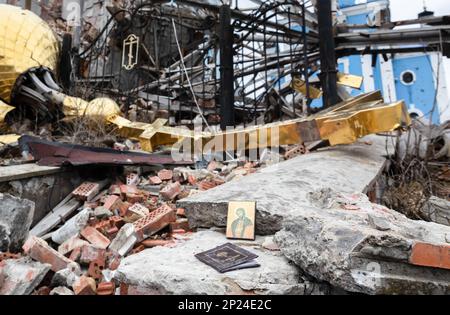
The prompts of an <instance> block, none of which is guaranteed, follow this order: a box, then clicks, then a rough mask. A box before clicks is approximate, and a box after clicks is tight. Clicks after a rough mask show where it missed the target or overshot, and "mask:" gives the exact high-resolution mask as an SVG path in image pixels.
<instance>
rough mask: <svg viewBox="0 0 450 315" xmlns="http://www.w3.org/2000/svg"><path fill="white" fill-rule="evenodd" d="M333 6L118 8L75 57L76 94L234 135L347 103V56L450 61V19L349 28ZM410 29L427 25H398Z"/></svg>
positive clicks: (147, 4) (196, 0)
mask: <svg viewBox="0 0 450 315" xmlns="http://www.w3.org/2000/svg"><path fill="white" fill-rule="evenodd" d="M248 3H251V4H252V6H251V7H250V8H249V6H248ZM333 3H335V1H331V0H324V1H306V0H305V1H299V0H271V1H262V0H234V1H231V4H229V6H228V5H226V4H224V2H222V1H219V0H208V1H200V0H178V1H176V2H174V1H154V0H146V1H134V2H133V1H132V2H131V3H129V4H128V5H126V6H123V7H108V10H109V11H110V13H111V18H110V19H109V21H108V22H107V23H106V25H105V27H104V28H103V29H101V30H99V34H98V35H97V36H96V37H95V38H94V39H93V40H92V41H91V42H89V43H85V45H84V46H83V47H82V48H81V50H80V51H78V52H77V53H76V54H75V56H74V57H75V58H74V59H75V62H74V64H75V65H76V67H75V71H74V74H75V75H74V76H73V78H72V82H73V84H71V89H72V91H70V92H71V94H73V95H76V96H79V97H82V98H87V99H90V98H94V97H99V96H104V95H106V96H110V97H113V98H114V99H116V100H118V101H119V103H120V105H121V107H122V110H123V111H124V112H125V113H126V115H129V116H130V117H129V118H134V117H132V116H135V117H136V118H137V120H138V121H142V122H147V123H151V122H152V121H154V119H155V118H161V117H162V118H168V119H169V124H170V125H172V126H174V125H187V126H192V125H193V123H194V121H196V120H202V121H203V122H204V123H206V125H208V126H209V127H210V126H220V127H221V128H222V129H225V128H226V127H227V126H236V125H240V126H248V125H258V124H263V123H270V122H275V121H279V120H284V119H295V118H299V117H304V116H306V115H307V114H311V113H312V110H311V107H310V105H311V102H312V100H313V99H314V98H319V97H321V96H322V92H323V96H324V97H323V101H324V105H325V107H326V106H330V105H333V104H335V103H337V102H338V101H339V99H340V98H345V96H346V93H345V89H341V85H342V82H338V83H339V84H337V85H336V81H337V80H340V78H341V77H342V75H340V74H339V73H337V71H336V59H339V58H340V57H344V56H348V55H355V54H357V55H364V54H369V55H372V56H377V55H382V56H383V58H388V57H389V56H388V55H389V54H394V53H404V52H410V51H427V50H433V51H435V50H438V51H442V52H443V53H444V54H446V55H448V42H449V40H450V33H449V30H450V27H449V26H448V24H449V18H448V17H441V18H435V17H432V18H430V17H423V18H421V19H419V20H415V21H399V22H393V23H384V22H381V23H380V24H379V25H375V26H374V25H369V24H370V23H368V24H367V25H349V24H339V21H338V20H337V21H336V20H335V19H334V18H332V16H331V13H332V11H333V7H332V5H333ZM406 24H421V25H422V26H423V25H426V27H422V26H420V27H418V28H411V29H406V30H405V29H395V27H396V26H401V25H406ZM319 25H320V27H319ZM355 30H357V31H355ZM131 35H132V36H135V37H136V38H138V42H139V47H138V49H137V51H136V56H138V57H136V64H135V65H133V67H132V69H131V68H130V69H125V68H124V67H122V66H121V65H122V61H123V60H122V59H123V56H124V52H123V47H124V41H125V40H126V39H127V38H128V37H129V36H131ZM75 42H76V41H75ZM128 57H129V58H131V59H130V60H133V56H128ZM231 63H232V64H231ZM320 72H321V74H320ZM319 78H320V79H319ZM359 83H361V82H359ZM344 85H345V84H344ZM350 86H351V87H352V88H358V84H353V83H352V84H350ZM320 88H321V90H320ZM338 95H339V97H338Z"/></svg>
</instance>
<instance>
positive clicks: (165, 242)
mask: <svg viewBox="0 0 450 315" xmlns="http://www.w3.org/2000/svg"><path fill="white" fill-rule="evenodd" d="M173 243H174V242H173V241H172V240H153V239H146V240H145V241H142V243H141V244H142V245H144V246H145V247H147V248H153V247H157V246H166V245H170V244H173Z"/></svg>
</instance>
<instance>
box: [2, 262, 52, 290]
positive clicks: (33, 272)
mask: <svg viewBox="0 0 450 315" xmlns="http://www.w3.org/2000/svg"><path fill="white" fill-rule="evenodd" d="M3 264H4V265H3V267H2V268H0V270H1V272H0V273H1V274H2V278H3V279H2V282H3V283H0V284H1V285H0V295H29V294H31V293H32V292H33V290H34V289H35V288H36V287H37V286H38V285H39V284H40V283H41V282H42V280H43V279H44V277H45V275H46V274H47V272H48V271H49V270H50V265H49V264H42V263H40V262H34V261H32V260H31V259H29V258H27V257H24V258H20V259H8V260H6V261H4V263H3Z"/></svg>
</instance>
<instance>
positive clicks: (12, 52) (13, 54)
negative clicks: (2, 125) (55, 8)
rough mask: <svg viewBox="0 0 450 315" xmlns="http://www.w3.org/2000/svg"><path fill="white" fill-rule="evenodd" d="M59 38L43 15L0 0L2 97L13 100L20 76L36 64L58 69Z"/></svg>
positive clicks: (0, 81) (0, 75) (0, 83)
mask: <svg viewBox="0 0 450 315" xmlns="http://www.w3.org/2000/svg"><path fill="white" fill-rule="evenodd" d="M58 56H59V42H58V40H57V38H56V36H55V34H54V33H53V31H52V30H51V28H50V27H49V26H48V25H47V23H45V21H43V20H42V19H41V18H40V17H38V16H37V15H36V14H34V13H33V12H31V11H28V10H22V9H21V8H19V7H16V6H12V5H7V4H0V98H1V99H3V100H4V101H5V102H10V101H11V92H12V89H13V87H14V84H15V82H16V80H17V78H18V77H19V76H20V75H21V74H23V73H24V72H26V71H27V70H29V69H31V68H35V67H41V66H42V67H47V68H49V69H50V70H53V71H56V70H57V62H58Z"/></svg>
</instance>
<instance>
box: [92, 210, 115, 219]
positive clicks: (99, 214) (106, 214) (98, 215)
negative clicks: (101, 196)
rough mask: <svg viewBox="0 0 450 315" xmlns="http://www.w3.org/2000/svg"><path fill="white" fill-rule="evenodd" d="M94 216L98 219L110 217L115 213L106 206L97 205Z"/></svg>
mask: <svg viewBox="0 0 450 315" xmlns="http://www.w3.org/2000/svg"><path fill="white" fill-rule="evenodd" d="M93 214H94V216H95V217H96V218H98V219H104V218H109V217H112V216H113V213H112V212H111V211H110V210H108V209H107V208H105V207H97V208H95V210H94V213H93Z"/></svg>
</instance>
